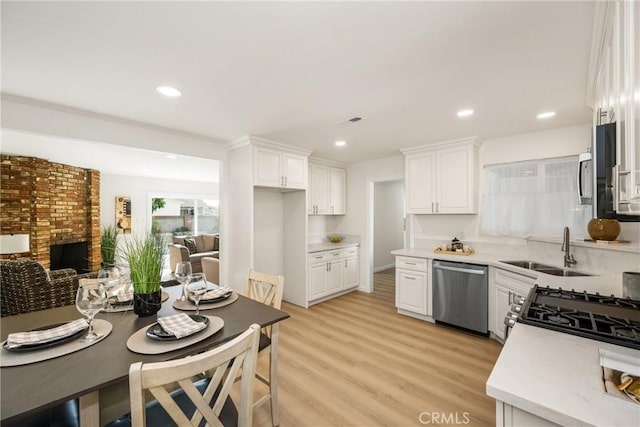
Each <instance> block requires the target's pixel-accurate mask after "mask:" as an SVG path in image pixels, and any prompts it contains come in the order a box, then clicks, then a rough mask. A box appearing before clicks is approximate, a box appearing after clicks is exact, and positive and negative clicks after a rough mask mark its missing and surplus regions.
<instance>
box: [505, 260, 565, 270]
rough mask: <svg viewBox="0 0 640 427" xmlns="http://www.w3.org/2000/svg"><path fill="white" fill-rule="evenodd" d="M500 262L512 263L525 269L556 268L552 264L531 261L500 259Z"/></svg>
mask: <svg viewBox="0 0 640 427" xmlns="http://www.w3.org/2000/svg"><path fill="white" fill-rule="evenodd" d="M500 262H504V263H505V264H509V265H514V266H516V267H520V268H526V269H527V270H537V269H539V268H545V269H547V268H556V267H554V266H552V265H545V264H539V263H537V262H533V261H500Z"/></svg>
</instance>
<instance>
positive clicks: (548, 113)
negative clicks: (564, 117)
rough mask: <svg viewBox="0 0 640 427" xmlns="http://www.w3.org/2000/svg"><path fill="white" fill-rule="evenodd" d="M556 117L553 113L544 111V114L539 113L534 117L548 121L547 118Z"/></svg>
mask: <svg viewBox="0 0 640 427" xmlns="http://www.w3.org/2000/svg"><path fill="white" fill-rule="evenodd" d="M555 115H556V112H555V111H546V112H544V113H540V114H538V115H537V116H536V118H538V119H548V118H549V117H553V116H555Z"/></svg>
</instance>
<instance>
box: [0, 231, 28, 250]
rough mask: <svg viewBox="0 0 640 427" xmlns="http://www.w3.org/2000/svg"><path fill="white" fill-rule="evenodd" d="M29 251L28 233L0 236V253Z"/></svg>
mask: <svg viewBox="0 0 640 427" xmlns="http://www.w3.org/2000/svg"><path fill="white" fill-rule="evenodd" d="M22 252H29V235H28V234H7V235H2V236H0V254H3V255H4V254H19V253H22Z"/></svg>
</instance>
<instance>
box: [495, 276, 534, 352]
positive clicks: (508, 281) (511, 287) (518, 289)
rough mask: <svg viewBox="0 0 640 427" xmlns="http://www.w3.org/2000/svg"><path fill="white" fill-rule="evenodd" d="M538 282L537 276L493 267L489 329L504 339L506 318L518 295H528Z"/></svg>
mask: <svg viewBox="0 0 640 427" xmlns="http://www.w3.org/2000/svg"><path fill="white" fill-rule="evenodd" d="M535 282H536V276H527V275H524V274H518V273H514V272H512V271H508V270H502V269H500V268H495V267H493V268H491V283H490V289H489V316H490V318H489V326H490V328H489V330H490V331H491V332H493V334H494V335H496V336H497V337H498V338H501V339H504V337H505V325H504V318H505V316H506V315H507V313H508V312H509V311H510V310H511V305H512V304H514V303H515V302H516V298H517V297H526V296H527V294H528V293H529V290H530V289H531V288H532V287H533V285H534V284H535Z"/></svg>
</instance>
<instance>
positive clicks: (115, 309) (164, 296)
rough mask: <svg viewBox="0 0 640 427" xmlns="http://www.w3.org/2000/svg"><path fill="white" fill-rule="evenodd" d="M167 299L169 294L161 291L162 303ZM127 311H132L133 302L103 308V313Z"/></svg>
mask: <svg viewBox="0 0 640 427" xmlns="http://www.w3.org/2000/svg"><path fill="white" fill-rule="evenodd" d="M168 299H169V294H168V293H166V292H165V291H162V302H165V301H166V300H168ZM129 310H133V300H132V301H131V304H127V305H117V306H115V307H109V308H105V309H104V310H103V311H104V312H105V313H118V312H120V311H129Z"/></svg>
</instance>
